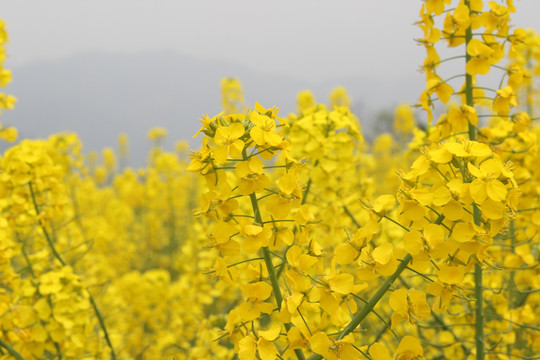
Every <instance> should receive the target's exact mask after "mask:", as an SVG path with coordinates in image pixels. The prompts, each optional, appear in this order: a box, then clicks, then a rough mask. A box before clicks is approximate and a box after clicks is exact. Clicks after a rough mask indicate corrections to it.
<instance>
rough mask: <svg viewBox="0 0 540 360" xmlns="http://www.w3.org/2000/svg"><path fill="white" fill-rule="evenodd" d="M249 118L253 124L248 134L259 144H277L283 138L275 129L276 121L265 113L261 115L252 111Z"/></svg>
mask: <svg viewBox="0 0 540 360" xmlns="http://www.w3.org/2000/svg"><path fill="white" fill-rule="evenodd" d="M249 120H250V121H251V122H252V123H253V124H255V126H254V127H253V128H252V129H251V131H250V133H249V134H250V136H251V138H252V139H253V141H255V143H256V144H257V145H259V146H263V145H265V144H268V145H270V146H278V145H279V144H281V142H282V141H283V139H282V138H281V136H279V134H277V133H276V132H275V131H276V122H275V120H274V119H272V118H271V117H269V116H267V115H261V114H259V113H258V112H256V111H252V112H251V113H250V116H249Z"/></svg>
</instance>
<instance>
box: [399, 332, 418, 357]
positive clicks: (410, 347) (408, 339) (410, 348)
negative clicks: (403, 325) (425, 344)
mask: <svg viewBox="0 0 540 360" xmlns="http://www.w3.org/2000/svg"><path fill="white" fill-rule="evenodd" d="M394 356H395V357H396V359H397V360H415V359H424V349H422V345H421V344H420V341H419V340H418V339H417V338H415V337H414V336H410V335H406V336H404V337H403V338H402V339H401V341H400V343H399V346H398V348H397V350H396V353H395V354H394Z"/></svg>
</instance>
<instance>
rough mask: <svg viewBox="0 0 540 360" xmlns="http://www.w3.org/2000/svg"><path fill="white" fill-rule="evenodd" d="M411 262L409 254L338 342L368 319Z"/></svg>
mask: <svg viewBox="0 0 540 360" xmlns="http://www.w3.org/2000/svg"><path fill="white" fill-rule="evenodd" d="M411 260H412V256H411V255H410V254H407V255H406V256H405V257H404V258H403V260H401V262H400V263H399V265H398V267H397V269H396V271H395V272H394V273H393V274H392V275H390V276H389V277H388V278H386V280H385V281H384V283H383V284H382V285H381V287H379V289H378V290H377V292H376V293H375V294H374V295H373V296H372V297H371V298H370V299H369V300H368V302H367V303H366V304H365V305H364V306H363V307H362V309H360V311H359V312H357V313H356V314H355V315H354V317H353V318H352V319H351V321H350V322H349V324H347V326H346V327H345V329H343V330H342V331H341V332H340V333H339V335H338V336H337V337H336V340H341V339H343V338H344V337H345V336H346V335H348V334H350V333H351V332H353V331H354V329H356V328H357V327H358V325H360V324H361V323H362V321H363V320H364V319H365V318H366V316H368V315H369V313H370V312H372V311H373V308H374V307H375V305H377V303H378V302H379V300H381V298H382V297H383V295H384V294H386V292H387V291H388V289H389V288H390V286H392V284H393V283H394V281H396V279H397V278H398V277H399V275H401V273H402V272H403V270H405V269H406V268H407V265H409V263H410V262H411ZM318 359H322V356H321V355H318V354H317V355H312V356H310V357H309V359H308V360H318Z"/></svg>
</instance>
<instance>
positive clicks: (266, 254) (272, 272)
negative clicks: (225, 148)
mask: <svg viewBox="0 0 540 360" xmlns="http://www.w3.org/2000/svg"><path fill="white" fill-rule="evenodd" d="M249 199H250V200H251V207H252V208H253V216H254V217H255V222H256V223H258V224H261V225H262V224H263V221H262V217H261V211H260V209H259V203H258V202H257V196H256V195H255V193H252V194H250V195H249ZM262 253H263V258H264V263H265V264H266V270H267V271H268V276H269V277H270V283H271V285H272V291H273V293H274V298H275V299H276V305H277V310H278V311H279V310H281V302H282V301H283V296H282V295H281V289H280V287H279V282H278V278H277V275H276V269H275V268H274V264H273V262H272V257H271V254H270V250H269V249H268V247H267V246H265V247H263V248H262ZM284 325H285V329H286V330H287V332H288V331H289V330H290V329H291V327H292V325H291V324H289V323H287V324H284ZM294 353H295V354H296V357H297V358H298V360H305V358H306V357H305V356H304V353H303V352H302V350H301V349H294Z"/></svg>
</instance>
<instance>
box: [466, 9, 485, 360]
mask: <svg viewBox="0 0 540 360" xmlns="http://www.w3.org/2000/svg"><path fill="white" fill-rule="evenodd" d="M465 6H467V7H468V8H469V13H470V2H469V0H465ZM471 40H472V28H471V26H470V25H469V27H468V28H467V30H466V31H465V61H466V63H467V62H469V60H470V59H471V56H470V55H469V53H468V52H467V45H469V42H470V41H471ZM465 98H466V101H467V105H468V106H474V99H473V84H472V76H471V75H470V74H467V75H466V76H465ZM469 140H473V141H475V140H476V127H475V126H474V125H473V124H471V123H470V122H469ZM473 219H474V223H475V224H476V225H480V224H481V222H482V215H481V213H480V209H478V206H477V205H476V204H473ZM474 297H475V298H476V304H475V313H476V314H475V315H476V316H475V333H474V342H475V344H476V360H484V357H485V355H484V352H485V350H484V294H483V288H482V266H481V265H480V264H474Z"/></svg>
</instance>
